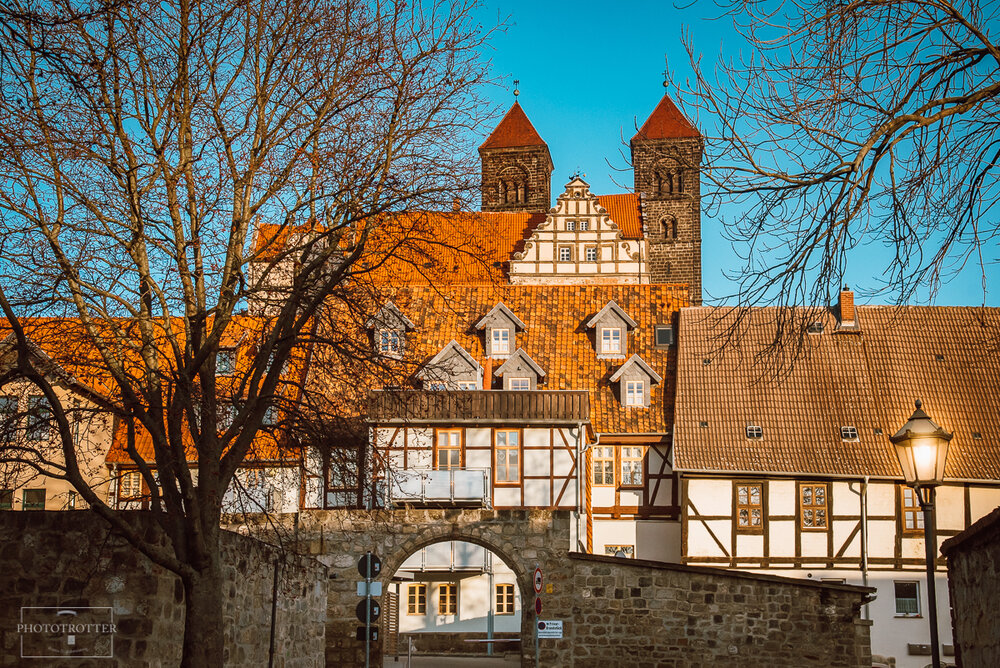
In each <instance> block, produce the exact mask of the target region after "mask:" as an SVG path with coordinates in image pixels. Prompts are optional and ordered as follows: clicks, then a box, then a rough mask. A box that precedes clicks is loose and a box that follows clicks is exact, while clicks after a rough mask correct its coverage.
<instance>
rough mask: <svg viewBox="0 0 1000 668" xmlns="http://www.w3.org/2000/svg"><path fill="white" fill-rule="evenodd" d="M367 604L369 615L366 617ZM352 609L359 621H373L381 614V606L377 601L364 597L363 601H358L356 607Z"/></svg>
mask: <svg viewBox="0 0 1000 668" xmlns="http://www.w3.org/2000/svg"><path fill="white" fill-rule="evenodd" d="M368 605H371V617H369V618H367V619H366V618H365V611H366V608H367V606H368ZM354 611H355V612H356V613H357V614H358V621H359V622H367V621H371V622H372V623H374V622H375V620H377V619H378V618H379V616H380V615H381V614H382V606H380V605H379V604H378V601H375V600H373V599H370V598H366V599H364V600H363V601H358V607H357V608H355V609H354Z"/></svg>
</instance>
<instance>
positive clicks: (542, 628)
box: [538, 619, 563, 638]
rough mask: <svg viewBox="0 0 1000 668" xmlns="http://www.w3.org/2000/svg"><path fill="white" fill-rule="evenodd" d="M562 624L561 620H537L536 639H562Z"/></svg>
mask: <svg viewBox="0 0 1000 668" xmlns="http://www.w3.org/2000/svg"><path fill="white" fill-rule="evenodd" d="M562 625H563V623H562V620H561V619H539V620H538V637H539V638H562V637H563V627H562Z"/></svg>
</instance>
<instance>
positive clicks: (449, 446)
mask: <svg viewBox="0 0 1000 668" xmlns="http://www.w3.org/2000/svg"><path fill="white" fill-rule="evenodd" d="M461 467H462V430H461V429H439V430H438V432H437V439H436V448H435V450H434V468H436V469H457V468H461Z"/></svg>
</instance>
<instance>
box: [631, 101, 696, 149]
mask: <svg viewBox="0 0 1000 668" xmlns="http://www.w3.org/2000/svg"><path fill="white" fill-rule="evenodd" d="M700 136H701V133H699V132H698V129H697V128H695V127H694V125H693V124H692V123H691V121H689V120H688V119H687V118H686V117H685V116H684V114H683V113H682V112H681V110H680V109H678V108H677V105H676V104H674V101H673V100H671V99H670V96H669V95H664V96H663V97H662V98H661V99H660V102H659V104H657V105H656V109H654V110H653V113H651V114H650V115H649V118H647V119H646V122H645V123H643V124H642V127H641V128H639V131H638V132H637V133H635V136H634V137H632V141H636V140H642V139H681V138H687V137H692V138H698V137H700Z"/></svg>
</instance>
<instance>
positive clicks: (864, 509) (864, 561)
mask: <svg viewBox="0 0 1000 668" xmlns="http://www.w3.org/2000/svg"><path fill="white" fill-rule="evenodd" d="M861 584H862V585H863V586H865V587H867V586H868V476H865V478H864V480H863V481H862V482H861ZM868 606H869V600H868V598H866V599H865V611H864V616H863V617H862V618H863V619H871V613H870V611H869V609H868Z"/></svg>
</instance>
